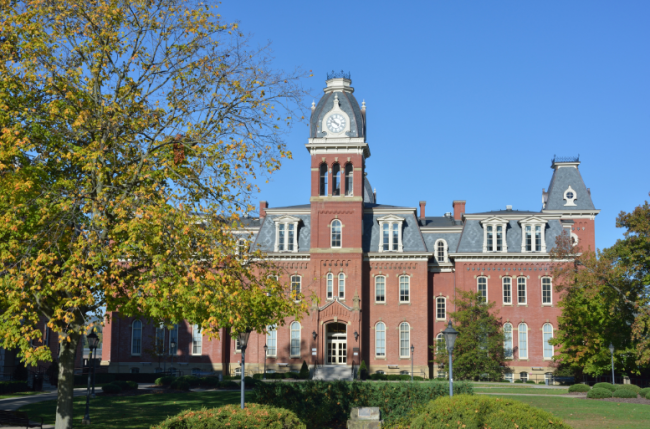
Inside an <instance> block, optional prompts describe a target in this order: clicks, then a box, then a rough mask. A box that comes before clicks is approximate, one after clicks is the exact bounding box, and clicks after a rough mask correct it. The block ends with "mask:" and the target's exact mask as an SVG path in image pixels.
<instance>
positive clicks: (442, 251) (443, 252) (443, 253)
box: [434, 238, 449, 263]
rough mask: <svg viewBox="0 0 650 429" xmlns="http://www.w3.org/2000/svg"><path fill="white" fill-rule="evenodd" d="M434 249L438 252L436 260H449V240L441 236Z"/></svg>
mask: <svg viewBox="0 0 650 429" xmlns="http://www.w3.org/2000/svg"><path fill="white" fill-rule="evenodd" d="M434 249H435V252H436V261H437V262H438V263H444V262H449V261H448V260H447V242H446V241H445V240H443V239H442V238H441V239H439V240H438V241H436V244H435V245H434Z"/></svg>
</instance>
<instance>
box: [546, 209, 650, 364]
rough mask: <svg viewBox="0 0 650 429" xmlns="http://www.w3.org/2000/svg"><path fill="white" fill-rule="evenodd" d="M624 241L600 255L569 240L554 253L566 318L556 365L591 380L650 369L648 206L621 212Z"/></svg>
mask: <svg viewBox="0 0 650 429" xmlns="http://www.w3.org/2000/svg"><path fill="white" fill-rule="evenodd" d="M616 225H617V226H618V227H620V228H626V232H625V233H624V238H622V239H620V240H618V241H617V242H616V243H615V244H614V246H612V247H610V248H607V249H604V250H602V251H596V252H593V251H583V250H582V249H580V248H578V247H577V246H574V245H573V243H572V242H571V240H570V238H569V237H568V235H566V234H564V235H562V236H560V237H558V239H557V242H556V245H555V247H554V249H553V252H552V253H553V258H554V259H555V260H556V261H557V263H556V264H555V266H554V270H553V277H554V282H555V287H556V290H557V291H558V292H559V293H561V300H560V302H559V306H560V307H562V310H563V311H562V316H561V317H560V318H559V319H558V329H557V330H556V332H555V338H553V339H552V340H551V343H552V344H553V345H555V346H556V355H555V359H556V360H557V361H558V362H561V363H562V364H563V365H569V366H571V367H572V368H574V369H576V370H577V371H584V372H585V373H586V374H590V375H601V374H609V373H610V371H611V355H610V351H609V345H610V343H611V344H612V345H613V346H614V349H615V352H614V353H615V361H614V365H615V369H616V371H618V372H619V373H628V374H629V373H638V372H639V371H640V370H641V369H642V368H644V367H648V366H649V365H650V289H649V287H648V285H650V257H649V256H648V255H650V206H649V205H648V202H647V201H646V202H645V203H644V204H643V205H641V206H639V207H637V208H635V210H634V211H633V212H631V213H625V212H621V213H620V214H619V216H618V218H617V221H616Z"/></svg>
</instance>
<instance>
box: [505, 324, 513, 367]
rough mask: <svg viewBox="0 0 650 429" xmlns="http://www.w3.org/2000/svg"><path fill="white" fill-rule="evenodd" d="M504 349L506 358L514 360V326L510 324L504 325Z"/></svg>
mask: <svg viewBox="0 0 650 429" xmlns="http://www.w3.org/2000/svg"><path fill="white" fill-rule="evenodd" d="M503 348H504V350H505V355H506V358H508V359H512V325H511V324H510V323H506V324H505V325H503Z"/></svg>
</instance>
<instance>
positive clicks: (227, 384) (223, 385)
mask: <svg viewBox="0 0 650 429" xmlns="http://www.w3.org/2000/svg"><path fill="white" fill-rule="evenodd" d="M218 387H219V389H239V383H235V382H234V381H232V380H226V381H221V382H219V386H218Z"/></svg>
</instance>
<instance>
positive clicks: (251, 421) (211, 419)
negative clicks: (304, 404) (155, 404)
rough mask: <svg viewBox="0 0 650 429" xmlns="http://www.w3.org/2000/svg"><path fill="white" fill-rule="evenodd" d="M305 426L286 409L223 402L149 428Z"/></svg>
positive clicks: (283, 428)
mask: <svg viewBox="0 0 650 429" xmlns="http://www.w3.org/2000/svg"><path fill="white" fill-rule="evenodd" d="M253 427H254V428H269V429H304V428H305V425H304V424H303V423H301V422H300V420H298V417H296V415H295V414H294V413H292V412H291V411H289V410H285V409H282V408H273V407H269V406H265V405H260V404H250V403H249V404H246V408H245V409H243V410H242V409H241V408H239V405H225V406H223V407H221V408H212V409H206V408H204V409H202V410H199V411H196V410H186V411H183V412H181V413H180V414H178V415H177V416H174V417H169V418H168V419H167V420H165V421H163V422H162V423H160V424H158V425H156V426H153V427H152V429H226V428H228V429H243V428H253Z"/></svg>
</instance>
